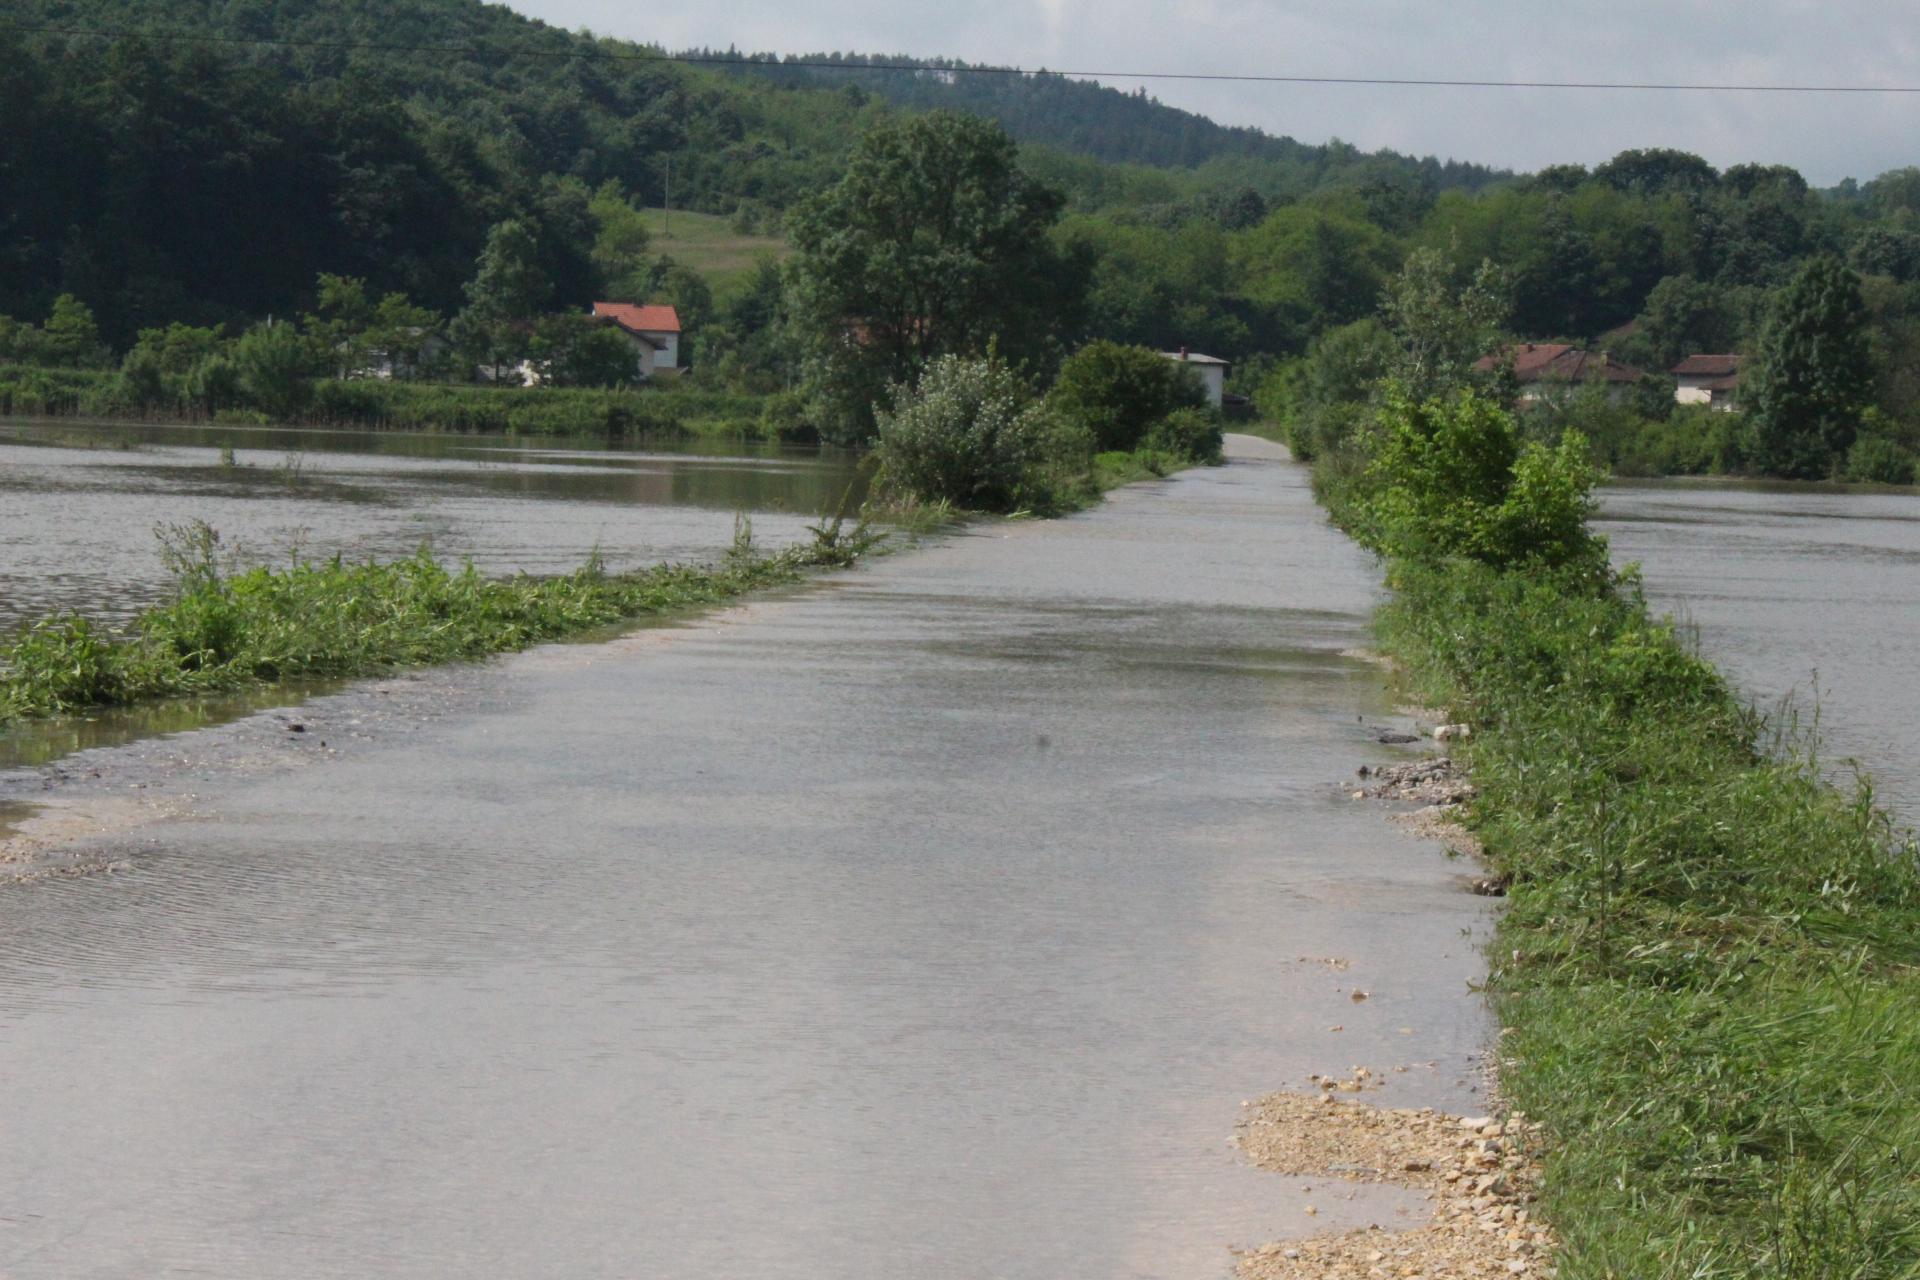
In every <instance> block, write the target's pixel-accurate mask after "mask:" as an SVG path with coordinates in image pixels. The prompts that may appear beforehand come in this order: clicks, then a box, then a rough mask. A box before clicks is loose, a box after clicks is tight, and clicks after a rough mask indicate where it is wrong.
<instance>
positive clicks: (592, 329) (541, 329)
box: [528, 312, 640, 387]
mask: <svg viewBox="0 0 1920 1280" xmlns="http://www.w3.org/2000/svg"><path fill="white" fill-rule="evenodd" d="M528 351H529V354H530V355H531V358H532V360H533V363H534V367H535V369H537V370H538V371H539V374H540V381H541V383H542V385H547V384H551V385H553V386H556V387H624V386H629V385H631V384H632V383H633V382H634V381H635V380H636V379H637V378H638V377H639V376H640V361H639V357H638V356H637V355H636V354H635V353H634V349H633V343H632V342H630V341H629V340H628V339H627V338H626V336H625V335H623V334H622V333H621V332H620V331H619V330H618V329H616V328H614V327H613V326H611V325H609V324H604V323H601V322H600V321H597V320H595V319H594V318H593V317H591V316H587V315H581V314H579V313H577V312H576V313H570V314H567V315H558V316H547V317H545V318H543V319H542V320H541V321H540V322H539V324H537V325H536V326H535V327H534V333H533V340H532V342H531V343H529V345H528Z"/></svg>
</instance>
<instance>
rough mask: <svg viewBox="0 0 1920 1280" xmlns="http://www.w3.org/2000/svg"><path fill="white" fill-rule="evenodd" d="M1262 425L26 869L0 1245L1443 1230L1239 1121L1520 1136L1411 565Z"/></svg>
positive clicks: (937, 1265)
mask: <svg viewBox="0 0 1920 1280" xmlns="http://www.w3.org/2000/svg"><path fill="white" fill-rule="evenodd" d="M1235 447H1236V453H1237V454H1238V455H1239V456H1238V458H1237V459H1236V461H1235V462H1234V464H1233V465H1230V466H1227V467H1224V468H1219V469H1212V470H1200V471H1195V472H1189V473H1186V474H1184V475H1181V476H1179V477H1176V478H1174V479H1172V480H1169V481H1166V482H1162V483H1158V484H1154V485H1147V486H1137V487H1135V488H1132V489H1129V490H1125V491H1122V492H1121V493H1119V494H1117V495H1115V496H1114V498H1113V499H1112V500H1111V501H1110V502H1109V503H1108V504H1106V505H1105V506H1104V507H1103V508H1101V509H1099V510H1096V511H1093V512H1089V513H1087V514H1085V515H1082V516H1079V517H1075V518H1073V519H1069V520H1063V521H1056V522H1050V523H1001V524H991V525H984V526H980V527H978V528H976V529H975V530H974V531H972V532H971V533H969V534H967V535H963V536H959V537H955V538H952V539H949V540H947V541H944V542H942V543H939V544H937V545H934V546H932V547H929V548H924V549H921V550H918V551H914V552H911V553H905V554H901V555H897V556H894V557H892V558H889V559H885V560H882V561H879V562H877V563H874V564H872V565H870V566H868V567H866V568H864V569H861V570H858V571H855V572H853V573H850V574H845V575H840V576H836V577H831V578H827V579H823V580H822V581H820V582H819V583H817V584H815V585H812V586H810V587H807V588H804V589H801V590H798V591H795V592H793V593H791V594H788V595H786V596H784V597H781V598H776V599H770V600H765V601H762V602H759V603H756V604H753V605H751V606H749V607H746V608H743V609H737V610H732V611H729V612H728V613H725V614H722V615H719V616H716V617H713V618H709V619H705V620H702V621H699V622H696V623H694V624H691V625H687V626H682V627H678V628H674V629H667V630H652V631H643V632H638V633H635V634H634V635H632V636H629V637H626V638H623V639H618V640H615V641H612V642H610V643H604V644H599V645H591V646H584V645H575V646H555V647H550V648H547V649H542V650H538V651H535V652H533V653H529V654H525V655H520V656H518V657H515V658H510V659H506V660H503V661H500V662H498V663H494V664H490V665H489V666H488V667H486V668H481V669H467V670H465V671H464V672H455V673H453V674H452V675H450V676H448V677H446V680H447V681H448V682H449V683H448V685H447V689H448V690H449V692H447V693H446V695H445V696H446V700H445V703H444V705H443V706H442V707H441V709H440V710H439V711H438V712H437V713H436V714H434V715H432V716H427V717H411V716H402V715H397V714H395V713H391V712H384V711H382V710H381V707H380V702H381V699H380V698H379V697H376V696H375V694H376V693H378V692H381V691H379V690H372V689H362V690H360V691H357V692H349V693H344V694H339V695H335V696H334V697H332V698H331V699H322V700H321V702H320V703H317V704H315V705H314V706H313V707H312V708H309V709H307V711H305V712H303V714H305V715H307V716H308V718H310V719H311V720H312V721H313V724H314V728H313V730H312V731H310V732H308V733H306V734H304V735H299V736H298V737H297V738H295V737H294V736H292V735H288V734H286V733H284V732H282V733H280V735H279V739H278V740H277V741H279V742H280V743H282V744H283V745H284V744H291V743H295V742H297V743H298V746H297V747H295V746H292V745H284V749H285V751H286V752H297V753H299V758H298V760H295V761H293V762H292V763H286V762H284V761H283V762H281V763H277V764H275V765H274V766H273V767H271V768H268V767H264V766H263V767H260V768H259V769H257V770H256V771H254V773H253V774H252V776H246V770H245V769H243V768H242V767H240V765H239V764H234V765H232V766H231V767H229V766H228V765H225V764H222V765H220V766H219V767H211V766H208V767H204V768H203V767H201V765H200V764H198V763H195V764H191V765H189V764H181V765H178V766H176V768H175V770H174V776H175V777H176V781H175V782H173V783H172V784H170V785H171V787H172V792H171V794H172V795H173V796H174V797H175V798H176V799H177V800H178V802H179V804H180V806H181V808H182V813H183V816H181V817H180V818H178V819H176V820H174V821H172V822H169V823H166V824H163V825H160V826H157V827H152V828H148V829H146V830H145V831H143V832H141V833H140V834H139V835H138V837H137V838H136V836H135V835H133V834H131V833H121V834H117V835H116V834H109V835H106V836H102V837H97V838H95V839H94V840H93V842H92V847H93V848H94V849H95V850H96V851H97V852H99V853H100V854H102V855H103V856H110V857H123V858H125V859H126V865H125V868H124V869H123V870H120V871H118V872H116V873H114V874H111V875H94V876H87V877H80V878H72V879H56V880H47V881H40V882H36V883H32V884H25V885H17V886H13V887H11V888H5V889H0V915H3V917H4V927H3V928H0V1076H3V1077H4V1079H6V1080H7V1081H8V1088H7V1089H6V1090H5V1092H4V1094H0V1134H4V1135H5V1153H6V1154H5V1158H4V1161H0V1206H4V1208H0V1274H4V1275H6V1276H8V1277H9V1278H10V1280H38V1278H40V1277H76V1276H152V1275H169V1274H179V1275H187V1274H192V1275H199V1276H219V1277H235V1278H239V1277H247V1278H249V1280H271V1278H277V1277H287V1278H289V1280H291V1278H293V1277H301V1278H309V1277H356V1278H358V1277H365V1276H371V1275H379V1276H383V1277H396V1276H398V1277H443V1276H445V1277H453V1276H459V1277H466V1276H482V1275H498V1276H514V1277H555V1278H559V1277H567V1278H569V1280H573V1278H578V1277H633V1276H661V1277H683V1276H684V1277H694V1276H699V1277H740V1278H741V1280H843V1278H845V1277H866V1276H888V1275H898V1276H913V1277H916V1278H921V1277H932V1278H940V1280H945V1278H951V1280H978V1278H980V1277H997V1278H1002V1280H1075V1278H1078V1277H1085V1278H1086V1280H1113V1278H1114V1277H1221V1276H1225V1275H1227V1274H1228V1273H1229V1270H1230V1265H1231V1258H1230V1255H1229V1254H1228V1252H1227V1250H1228V1246H1229V1245H1231V1244H1236V1243H1238V1244H1254V1243H1257V1242H1259V1241H1261V1240H1267V1239H1273V1238H1275V1237H1278V1236H1283V1235H1288V1234H1306V1233H1307V1232H1308V1231H1310V1230H1325V1229H1340V1228H1342V1227H1345V1226H1349V1225H1365V1224H1366V1223H1368V1222H1375V1221H1377V1222H1381V1223H1383V1224H1392V1223H1395V1222H1402V1221H1412V1220H1418V1219H1420V1218H1422V1217H1424V1214H1425V1211H1426V1207H1425V1205H1424V1203H1423V1202H1420V1201H1418V1200H1416V1199H1413V1198H1412V1197H1411V1195H1409V1194H1400V1193H1394V1192H1392V1191H1389V1190H1381V1189H1366V1188H1358V1187H1349V1186H1346V1185H1344V1184H1341V1185H1339V1186H1320V1187H1314V1188H1312V1189H1311V1190H1303V1187H1305V1186H1307V1185H1308V1184H1305V1183H1300V1182H1298V1181H1297V1180H1294V1179H1286V1178H1279V1177H1276V1176H1273V1175H1268V1174H1264V1173H1260V1172H1258V1171H1255V1170H1252V1169H1250V1168H1248V1167H1246V1166H1245V1165H1243V1164H1242V1163H1241V1162H1240V1160H1239V1157H1238V1156H1237V1154H1236V1153H1235V1151H1234V1150H1233V1149H1232V1148H1231V1147H1230V1145H1229V1144H1228V1139H1229V1137H1230V1136H1231V1134H1232V1131H1233V1126H1234V1124H1235V1122H1236V1120H1237V1119H1238V1118H1239V1117H1240V1114H1241V1110H1240V1104H1241V1102H1242V1100H1244V1099H1248V1098H1252V1097H1255V1096H1258V1095H1259V1094H1261V1093H1263V1092H1266V1091H1269V1090H1272V1089H1275V1088H1280V1087H1296V1088H1301V1087H1306V1077H1307V1075H1308V1074H1309V1073H1311V1072H1327V1073H1344V1072H1346V1071H1347V1070H1348V1069H1349V1068H1350V1067H1351V1066H1353V1065H1357V1064H1364V1065H1367V1066H1369V1067H1372V1068H1373V1069H1375V1070H1376V1071H1379V1072H1381V1073H1382V1074H1383V1075H1384V1076H1385V1078H1386V1080H1387V1081H1388V1085H1387V1087H1386V1088H1385V1089H1384V1090H1383V1091H1382V1092H1381V1093H1380V1094H1379V1095H1376V1096H1377V1097H1379V1098H1380V1100H1381V1101H1384V1102H1388V1103H1393V1104H1401V1105H1416V1104H1433V1105H1439V1106H1445V1107H1448V1108H1451V1109H1455V1110H1465V1111H1472V1110H1474V1109H1475V1100H1474V1099H1473V1097H1472V1095H1471V1093H1470V1092H1469V1089H1468V1086H1467V1084H1466V1083H1464V1082H1465V1081H1467V1080H1468V1079H1470V1078H1471V1076H1472V1068H1473V1062H1472V1059H1473V1055H1474V1054H1475V1053H1476V1052H1477V1051H1478V1050H1479V1049H1481V1048H1482V1047H1483V1045H1484V1043H1485V1039H1486V1036H1487V1033H1488V1027H1487V1022H1486V1019H1485V1014H1484V1010H1483V1008H1482V1006H1481V1005H1480V1003H1479V1002H1478V1000H1477V999H1476V998H1475V997H1474V996H1472V995H1471V994H1470V993H1469V991H1468V989H1467V984H1468V982H1469V981H1470V980H1472V979H1474V978H1476V977H1477V976H1478V975H1479V974H1480V972H1481V966H1480V961H1479V957H1478V955H1477V945H1478V943H1477V935H1478V933H1479V932H1480V931H1481V930H1482V929H1483V928H1484V926H1485V924H1486V923H1487V921H1488V917H1489V912H1488V905H1487V903H1486V901H1485V900H1484V899H1479V898H1474V897H1472V896H1469V895H1468V894H1466V893H1464V892H1462V891H1461V889H1460V886H1459V881H1460V880H1461V879H1462V878H1463V877H1462V875H1461V872H1462V871H1463V870H1464V868H1461V867H1459V866H1457V865H1455V864H1451V863H1449V862H1448V861H1447V860H1446V859H1445V858H1444V857H1443V856H1442V855H1441V853H1440V851H1439V850H1438V849H1437V848H1436V847H1435V846H1434V845H1432V844H1427V843H1421V842H1418V841H1415V840H1413V839H1411V838H1410V837H1408V836H1406V835H1404V834H1402V833H1400V832H1399V831H1397V830H1396V829H1394V828H1393V827H1391V826H1390V825H1389V824H1387V823H1386V822H1385V821H1384V820H1383V817H1382V814H1381V811H1380V809H1379V808H1378V807H1377V806H1373V805H1361V804H1355V803H1353V802H1352V801H1351V800H1349V799H1348V798H1347V796H1346V786H1345V785H1344V784H1346V783H1347V782H1349V780H1350V779H1351V777H1352V773H1353V770H1354V768H1355V767H1356V765H1358V764H1359V763H1360V762H1362V761H1376V762H1377V761H1380V760H1383V759H1391V758H1394V757H1393V756H1392V754H1391V751H1390V749H1388V748H1383V747H1380V746H1377V745H1375V743H1374V742H1373V732H1374V725H1375V719H1376V717H1386V716H1387V715H1388V714H1389V708H1388V707H1387V705H1386V704H1385V702H1384V698H1385V692H1384V688H1383V681H1382V679H1381V678H1380V675H1379V673H1378V672H1377V670H1376V669H1374V668H1372V667H1370V666H1369V665H1367V664H1366V663H1364V662H1363V661H1360V660H1358V659H1356V658H1354V657H1352V656H1349V650H1351V649H1352V648H1353V647H1354V646H1356V645H1359V644H1361V643H1363V642H1364V639H1365V635H1366V614H1367V612H1368V611H1369V609H1370V608H1371V607H1372V605H1373V603H1374V601H1375V587H1374V583H1375V581H1376V569H1375V567H1374V566H1373V565H1372V563H1371V562H1370V561H1369V560H1368V559H1367V558H1366V557H1365V556H1363V555H1362V554H1361V553H1359V552H1358V551H1357V550H1355V549H1354V548H1353V547H1352V546H1351V545H1350V544H1349V543H1347V542H1346V541H1345V540H1344V539H1343V538H1341V537H1340V536H1339V535H1338V534H1337V533H1335V532H1334V531H1332V530H1331V529H1330V528H1329V527H1328V526H1327V525H1326V524H1325V523H1324V521H1323V519H1322V517H1321V515H1320V513H1319V512H1318V510H1317V509H1316V508H1315V506H1314V504H1313V501H1312V498H1311V496H1310V494H1309V492H1308V489H1307V484H1306V475H1305V472H1304V469H1301V468H1296V467H1293V466H1292V465H1290V464H1287V463H1284V462H1282V461H1279V460H1278V458H1277V454H1278V451H1277V450H1276V449H1274V448H1272V447H1271V446H1263V445H1260V444H1258V443H1257V442H1252V441H1236V442H1235ZM1362 716H1365V717H1366V718H1367V719H1366V722H1365V723H1363V722H1362V721H1361V719H1360V718H1361V717H1362ZM350 726H360V728H359V729H354V728H351V727H350ZM269 727H270V728H271V727H273V726H269ZM218 732H221V733H230V732H233V731H232V730H227V731H218ZM262 732H264V730H263V731H262ZM215 733H216V731H206V732H205V733H203V734H200V735H185V736H183V737H181V738H178V739H174V740H169V741H168V742H165V743H163V744H160V745H159V746H151V745H150V746H149V748H147V749H148V751H149V753H150V754H151V753H153V752H157V751H161V750H164V751H166V752H168V753H173V754H177V755H178V756H180V757H182V758H183V759H185V758H187V757H193V756H195V753H196V752H199V753H200V755H201V756H203V757H207V758H211V757H212V756H214V755H217V754H218V751H216V750H215V748H216V747H220V744H222V743H225V744H227V747H224V748H221V749H229V748H231V749H233V750H236V751H239V752H240V754H241V755H242V756H245V755H246V754H247V753H248V752H249V751H251V750H252V748H245V749H242V748H243V747H244V743H245V742H247V741H249V740H248V739H245V738H244V737H238V738H235V737H229V738H219V737H217V736H214V735H215ZM354 734H361V735H363V737H356V736H350V735H354ZM321 738H325V739H326V740H327V741H331V742H332V743H334V744H335V747H337V748H339V750H338V753H337V754H334V753H333V752H334V748H331V747H326V743H325V742H322V741H316V739H321ZM205 742H212V743H213V744H214V746H212V747H204V746H203V743H205ZM236 743H238V744H242V746H234V744H236ZM323 748H324V749H323ZM128 750H130V749H123V750H122V751H121V752H120V753H112V752H95V753H90V754H83V755H80V756H75V757H72V758H70V759H69V760H68V761H67V762H65V765H66V768H67V769H68V771H69V772H70V773H71V774H72V775H73V776H75V777H86V776H90V775H91V774H93V773H98V774H100V775H101V776H100V778H99V779H98V780H97V781H95V782H94V783H92V784H88V783H84V782H76V783H74V784H72V785H74V786H76V787H84V786H86V785H94V786H97V787H100V788H103V789H105V788H111V789H113V790H114V791H116V792H119V791H122V790H124V788H126V787H128V786H132V785H138V784H136V783H129V782H126V781H125V779H126V778H127V777H130V776H134V774H133V773H129V772H128V768H129V766H123V765H121V764H118V763H116V762H117V761H119V760H120V758H121V756H123V755H125V754H126V753H127V751H128ZM263 750H264V749H263ZM292 759H293V757H292V756H289V757H288V760H292ZM38 776H39V775H34V774H26V775H24V776H22V775H17V774H16V775H6V776H5V777H4V778H0V783H4V784H5V785H6V786H9V787H13V788H15V789H16V790H19V789H24V788H25V787H26V786H27V785H29V784H30V783H31V782H32V780H33V779H34V778H36V777H38ZM0 798H5V797H4V796H3V795H0ZM1330 962H1333V963H1330ZM1342 965H1344V966H1345V967H1344V968H1343V967H1342ZM1360 992H1364V993H1365V995H1364V998H1362V997H1360V996H1359V993H1360ZM1396 1068H1407V1070H1405V1071H1404V1072H1402V1071H1397V1070H1396ZM1481 1107H1482V1109H1484V1104H1481ZM1348 1196H1353V1197H1355V1198H1354V1199H1352V1200H1349V1199H1347V1198H1346V1197H1348ZM1308 1204H1313V1205H1315V1206H1317V1208H1318V1214H1317V1215H1315V1216H1311V1217H1310V1216H1307V1215H1306V1208H1305V1206H1307V1205H1308Z"/></svg>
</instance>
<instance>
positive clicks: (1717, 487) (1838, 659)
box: [1599, 481, 1920, 825]
mask: <svg viewBox="0 0 1920 1280" xmlns="http://www.w3.org/2000/svg"><path fill="white" fill-rule="evenodd" d="M1601 517H1602V518H1601V520H1600V522H1599V529H1600V531H1601V532H1603V533H1605V534H1606V535H1607V537H1608V539H1609V540H1610V542H1611V543H1612V547H1613V558H1614V561H1615V562H1616V563H1626V562H1629V561H1639V562H1640V564H1641V565H1642V567H1643V569H1644V571H1645V575H1646V587H1647V596H1648V599H1649V600H1650V602H1652V603H1653V605H1654V606H1655V608H1656V609H1658V610H1661V611H1671V612H1672V613H1674V615H1675V616H1676V617H1678V618H1681V619H1682V620H1684V621H1688V622H1691V623H1692V624H1694V625H1695V626H1697V627H1698V628H1699V634H1700V640H1701V645H1702V648H1703V649H1704V651H1705V652H1706V654H1707V656H1708V657H1710V658H1712V659H1713V660H1714V661H1715V662H1716V663H1718V664H1720V667H1721V669H1722V670H1723V671H1725V672H1726V673H1727V674H1728V675H1729V676H1730V677H1731V678H1732V679H1733V680H1734V681H1735V682H1736V684H1737V685H1738V686H1739V688H1740V689H1741V690H1742V691H1743V692H1744V693H1745V694H1746V695H1747V696H1748V697H1750V698H1752V699H1753V700H1754V701H1756V702H1757V703H1758V704H1759V705H1760V706H1761V707H1762V708H1764V709H1767V710H1772V709H1774V708H1775V707H1777V706H1778V705H1779V704H1780V700H1781V699H1782V698H1785V697H1787V696H1788V695H1792V696H1793V698H1794V702H1795V705H1796V706H1797V707H1798V709H1799V714H1800V717H1801V719H1802V721H1803V722H1804V723H1809V724H1810V723H1811V722H1812V720H1813V717H1814V714H1815V712H1816V710H1817V712H1818V716H1819V729H1820V737H1821V739H1822V742H1823V744H1824V749H1823V752H1822V757H1823V760H1824V761H1826V762H1827V763H1828V765H1829V766H1831V768H1832V770H1833V772H1834V774H1835V776H1836V777H1840V778H1843V779H1844V778H1846V777H1850V776H1851V771H1850V769H1848V768H1846V767H1845V766H1844V764H1843V762H1844V761H1845V760H1847V759H1852V760H1857V761H1858V762H1859V764H1860V765H1861V766H1862V767H1863V768H1864V769H1866V770H1867V772H1869V773H1870V774H1871V775H1872V776H1873V778H1874V781H1875V783H1876V785H1877V787H1878V788H1879V792H1880V797H1881V799H1882V801H1883V802H1884V803H1886V804H1887V805H1888V806H1889V807H1890V808H1891V809H1892V810H1893V811H1894V812H1895V813H1896V814H1898V815H1899V816H1900V818H1901V819H1902V820H1903V821H1904V822H1905V823H1907V824H1909V825H1911V824H1914V823H1920V497H1916V496H1915V495H1914V494H1913V493H1911V492H1907V493H1900V492H1884V491H1883V492H1871V491H1864V490H1853V491H1823V490H1821V489H1817V488H1813V487H1809V486H1806V485H1771V486H1769V485H1756V484H1739V485H1734V484H1701V483H1698V482H1693V483H1687V482H1673V481H1669V482H1657V481H1638V482H1633V481H1629V482H1620V483H1615V484H1611V485H1608V486H1607V487H1606V488H1605V489H1604V490H1603V491H1602V493H1601ZM1816 693H1817V697H1816Z"/></svg>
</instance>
